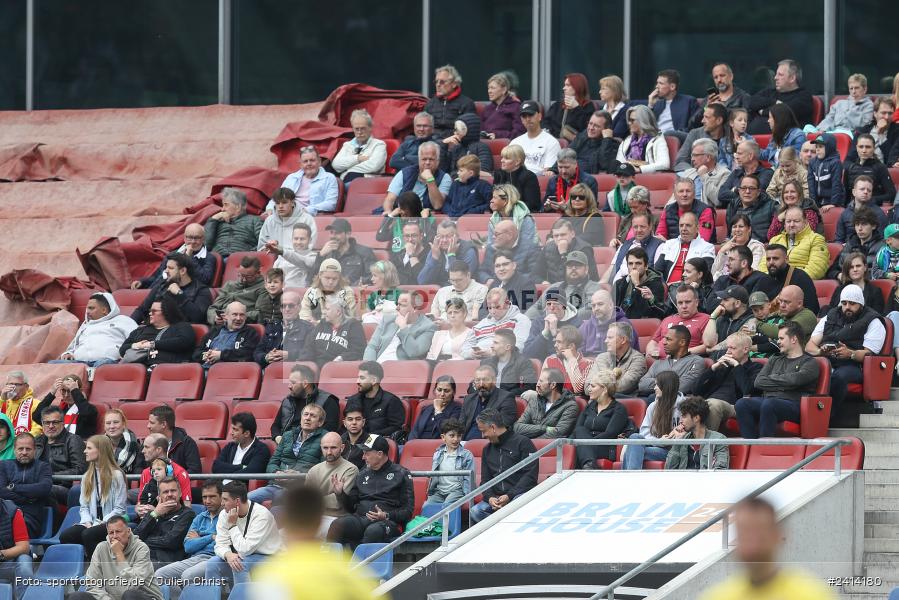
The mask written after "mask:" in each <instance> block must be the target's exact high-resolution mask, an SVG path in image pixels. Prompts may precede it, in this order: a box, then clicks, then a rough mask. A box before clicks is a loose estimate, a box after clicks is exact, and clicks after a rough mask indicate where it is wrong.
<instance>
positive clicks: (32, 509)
mask: <svg viewBox="0 0 899 600" xmlns="http://www.w3.org/2000/svg"><path fill="white" fill-rule="evenodd" d="M10 486H12V488H11V489H10ZM52 487H53V474H52V472H51V471H50V465H49V464H47V463H45V462H44V461H42V460H35V461H33V462H32V463H31V464H30V465H28V466H26V467H24V468H23V467H22V466H21V465H20V464H19V462H18V461H16V460H15V459H11V460H0V499H2V500H10V501H12V502H15V504H16V506H17V507H19V509H20V510H21V511H22V516H24V517H25V524H26V525H28V533H29V535H30V536H31V537H38V536H39V535H41V532H42V531H43V529H44V512H45V511H44V507H45V506H47V500H48V499H49V498H50V490H51V488H52Z"/></svg>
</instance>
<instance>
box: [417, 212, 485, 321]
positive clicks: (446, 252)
mask: <svg viewBox="0 0 899 600" xmlns="http://www.w3.org/2000/svg"><path fill="white" fill-rule="evenodd" d="M430 245H431V248H430V252H428V254H427V258H426V259H425V264H424V267H422V269H421V271H420V272H419V274H418V283H419V284H421V285H441V286H442V285H446V284H447V283H449V281H450V276H451V267H452V265H453V264H454V263H456V262H459V261H461V262H462V263H463V264H465V265H466V269H467V270H468V272H469V274H471V273H474V272H476V271H477V270H478V249H477V248H476V247H475V245H474V244H473V243H472V242H469V241H468V240H463V239H460V238H459V227H458V226H457V225H456V222H455V221H451V220H450V219H444V220H443V221H441V222H440V225H438V226H437V234H436V235H435V236H434V239H433V241H431V244H430ZM484 291H485V292H486V289H485V290H484ZM482 300H483V299H482ZM475 312H477V311H475Z"/></svg>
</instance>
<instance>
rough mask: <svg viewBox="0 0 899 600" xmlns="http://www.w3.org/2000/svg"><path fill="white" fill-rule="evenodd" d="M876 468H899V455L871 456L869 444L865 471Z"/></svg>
mask: <svg viewBox="0 0 899 600" xmlns="http://www.w3.org/2000/svg"><path fill="white" fill-rule="evenodd" d="M874 469H885V470H896V469H899V457H897V456H880V455H877V456H871V455H870V454H869V453H868V448H867V446H866V447H865V473H867V472H868V471H869V470H874Z"/></svg>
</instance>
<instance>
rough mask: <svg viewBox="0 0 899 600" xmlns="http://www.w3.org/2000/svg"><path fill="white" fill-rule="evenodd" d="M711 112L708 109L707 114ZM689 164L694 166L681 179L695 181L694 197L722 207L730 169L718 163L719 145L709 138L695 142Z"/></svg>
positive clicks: (717, 105)
mask: <svg viewBox="0 0 899 600" xmlns="http://www.w3.org/2000/svg"><path fill="white" fill-rule="evenodd" d="M712 106H716V107H720V106H721V105H720V104H713V105H712ZM709 110H710V109H706V112H709ZM712 112H714V111H712ZM689 164H690V165H692V166H690V167H689V168H687V169H686V170H684V171H683V172H682V173H681V177H683V178H684V179H691V180H693V189H694V192H693V197H694V198H696V199H697V200H701V201H702V202H703V203H704V204H707V205H709V206H712V207H719V208H720V207H722V205H721V202H720V200H719V198H718V193H719V192H720V190H721V186H722V185H723V184H724V181H725V180H726V179H727V178H728V177H729V176H730V169H728V168H727V167H726V166H725V165H723V164H719V163H718V143H717V142H715V141H714V140H711V139H708V138H703V139H698V140H696V141H695V142H693V145H692V150H691V151H690V163H689Z"/></svg>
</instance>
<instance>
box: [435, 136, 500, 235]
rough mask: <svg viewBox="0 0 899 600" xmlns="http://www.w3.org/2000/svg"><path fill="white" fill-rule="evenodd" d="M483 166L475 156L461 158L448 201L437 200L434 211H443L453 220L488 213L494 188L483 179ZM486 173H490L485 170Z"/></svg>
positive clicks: (468, 155) (458, 161) (457, 164)
mask: <svg viewBox="0 0 899 600" xmlns="http://www.w3.org/2000/svg"><path fill="white" fill-rule="evenodd" d="M488 150H489V149H488ZM491 162H492V161H491ZM481 164H482V163H481V160H480V159H479V158H478V157H477V155H475V154H466V155H465V156H462V157H461V158H459V160H457V161H456V177H455V179H453V183H452V185H451V186H450V189H449V192H447V194H446V200H445V201H444V202H440V201H439V200H437V201H436V202H435V203H434V209H435V210H441V211H443V213H444V214H445V215H446V216H448V217H452V218H453V219H457V218H459V217H461V216H463V215H480V214H484V213H485V212H487V211H488V209H489V208H490V194H491V193H492V190H493V188H492V186H491V185H490V183H488V182H487V181H485V180H484V179H483V178H482V177H481ZM484 173H489V171H487V170H486V169H485V170H484Z"/></svg>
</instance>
